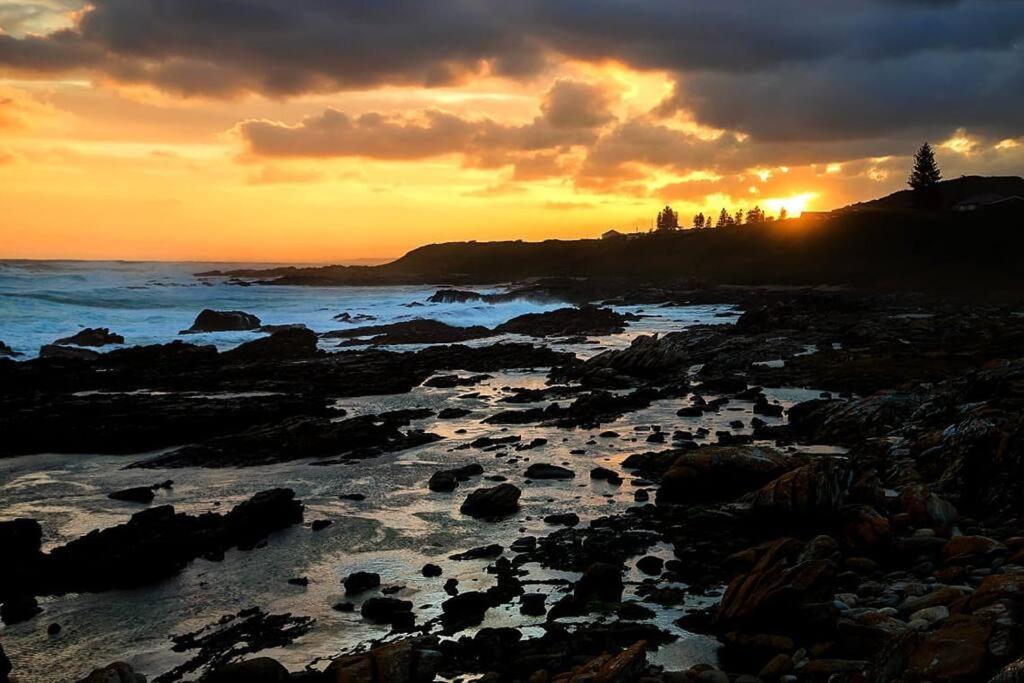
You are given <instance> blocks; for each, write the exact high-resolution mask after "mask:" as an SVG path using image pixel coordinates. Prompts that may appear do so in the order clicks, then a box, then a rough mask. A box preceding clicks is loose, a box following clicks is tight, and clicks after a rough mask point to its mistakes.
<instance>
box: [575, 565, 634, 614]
mask: <svg viewBox="0 0 1024 683" xmlns="http://www.w3.org/2000/svg"><path fill="white" fill-rule="evenodd" d="M573 597H574V598H575V599H576V600H577V601H578V602H580V603H584V604H585V603H587V602H590V601H591V600H599V601H601V602H619V601H620V600H621V599H622V572H621V570H620V569H619V567H617V566H616V565H614V564H608V563H606V562H595V563H594V564H592V565H590V566H589V567H587V569H586V571H584V572H583V576H581V577H580V579H579V581H577V582H576V588H575V589H574V590H573Z"/></svg>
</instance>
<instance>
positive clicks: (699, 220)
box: [693, 211, 704, 230]
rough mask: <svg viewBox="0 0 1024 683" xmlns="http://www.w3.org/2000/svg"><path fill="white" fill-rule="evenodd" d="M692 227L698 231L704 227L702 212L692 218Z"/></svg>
mask: <svg viewBox="0 0 1024 683" xmlns="http://www.w3.org/2000/svg"><path fill="white" fill-rule="evenodd" d="M693 227H695V228H697V229H698V230H700V229H701V228H703V227H704V212H703V211H702V212H700V213H698V214H697V215H696V216H694V217H693Z"/></svg>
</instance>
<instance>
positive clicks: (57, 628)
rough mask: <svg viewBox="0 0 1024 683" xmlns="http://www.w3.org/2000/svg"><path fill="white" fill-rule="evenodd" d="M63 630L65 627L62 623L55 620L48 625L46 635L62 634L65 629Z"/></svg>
mask: <svg viewBox="0 0 1024 683" xmlns="http://www.w3.org/2000/svg"><path fill="white" fill-rule="evenodd" d="M63 630H64V628H63V627H62V626H61V625H60V624H58V623H57V622H53V623H52V624H50V625H49V626H47V627H46V635H48V636H56V635H60V632H61V631H63Z"/></svg>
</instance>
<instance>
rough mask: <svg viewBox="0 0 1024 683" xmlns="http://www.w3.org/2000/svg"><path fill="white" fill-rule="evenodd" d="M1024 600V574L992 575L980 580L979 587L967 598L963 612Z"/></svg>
mask: <svg viewBox="0 0 1024 683" xmlns="http://www.w3.org/2000/svg"><path fill="white" fill-rule="evenodd" d="M1002 600H1008V601H1017V602H1019V601H1021V600H1024V574H994V575H992V576H986V577H985V578H983V579H982V580H981V585H980V586H978V588H977V589H976V590H975V591H974V593H972V594H971V596H970V597H969V598H967V604H966V605H965V606H964V611H966V612H968V613H971V612H975V611H977V610H979V609H983V608H985V607H988V606H989V605H992V604H994V603H996V602H999V601H1002Z"/></svg>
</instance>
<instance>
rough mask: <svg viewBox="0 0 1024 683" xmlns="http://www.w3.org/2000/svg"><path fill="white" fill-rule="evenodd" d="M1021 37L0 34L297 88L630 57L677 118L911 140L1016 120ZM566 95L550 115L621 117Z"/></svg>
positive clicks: (240, 26) (4, 64)
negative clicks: (662, 74)
mask: <svg viewBox="0 0 1024 683" xmlns="http://www.w3.org/2000/svg"><path fill="white" fill-rule="evenodd" d="M19 4H20V3H19ZM0 16H3V15H0ZM8 16H14V14H13V13H11V12H8ZM18 16H21V15H18ZM8 21H12V20H8ZM8 33H10V31H8ZM1022 50H1024V2H1018V1H1012V0H959V1H955V0H948V1H939V0H774V1H771V2H766V1H764V0H720V1H718V2H714V3H708V2H706V1H705V0H672V1H670V0H558V1H553V0H516V1H515V2H507V1H501V2H499V1H498V0H447V1H441V0H439V1H437V2H423V1H422V0H376V1H375V2H368V1H366V0H289V1H286V0H93V2H91V3H90V9H88V10H87V11H85V13H84V15H83V16H82V18H81V20H80V22H79V24H78V25H77V26H76V27H75V28H74V29H70V30H66V31H62V32H58V33H54V34H50V35H48V36H44V37H32V36H29V37H16V36H14V35H0V72H16V73H23V72H27V73H42V74H52V73H61V72H65V71H82V72H86V73H97V74H99V75H102V76H105V77H108V78H112V79H115V80H120V81H125V82H133V83H149V84H152V85H154V86H156V87H158V88H161V89H163V90H166V91H169V92H174V93H180V94H184V95H205V96H231V95H235V94H239V93H244V92H257V93H262V94H266V95H269V96H288V95H294V94H299V93H305V92H330V91H337V90H344V89H353V88H371V87H374V86H379V85H384V84H392V85H422V86H437V85H446V84H456V83H460V82H463V81H465V80H467V79H469V78H471V77H473V76H475V75H479V74H482V73H498V74H501V75H505V76H508V77H510V78H517V79H523V78H529V77H532V76H535V75H536V74H538V73H539V72H540V71H542V70H543V68H544V66H545V65H546V64H550V63H552V61H551V60H557V59H558V58H562V57H571V58H577V59H585V60H594V61H600V60H616V61H620V62H623V63H625V64H628V65H630V66H631V67H633V68H637V69H657V70H664V71H666V72H668V73H670V74H671V75H672V77H673V78H674V79H675V80H676V91H675V94H674V95H673V96H672V97H671V98H669V99H668V100H667V101H666V102H665V103H663V106H662V107H661V109H660V111H661V113H662V114H669V113H671V112H673V111H675V110H676V109H680V108H681V109H685V110H688V111H692V112H693V113H694V115H695V116H696V118H697V119H698V120H699V121H700V122H702V123H707V124H710V125H712V126H716V127H721V128H727V129H730V130H737V131H741V132H745V133H748V134H750V135H752V136H754V138H756V139H759V140H764V141H789V140H812V141H834V140H871V139H880V138H881V137H884V136H892V135H893V134H894V133H898V134H900V135H903V136H905V138H906V139H907V140H910V139H917V138H919V137H921V136H922V135H925V134H929V135H937V134H940V133H941V132H943V131H950V130H952V129H953V128H956V127H967V128H968V129H972V130H973V129H978V130H979V131H980V132H982V133H984V134H987V135H993V136H999V135H1009V134H1014V133H1016V134H1019V133H1020V125H1021V124H1019V123H1018V121H1019V120H1020V119H1021V114H1022V113H1024V108H1022V104H1024V100H1022V94H1021V93H1022V92H1024V75H1022V69H1024V67H1022V64H1024V52H1022ZM563 94H564V95H566V96H567V99H566V100H565V101H564V102H563V101H562V100H558V101H552V103H551V106H552V107H554V108H555V109H554V110H553V111H552V112H550V114H549V117H548V121H549V123H550V124H551V125H552V126H553V127H556V128H557V127H562V126H570V127H571V126H572V125H575V123H574V121H575V122H579V123H582V124H583V125H586V126H589V125H593V124H594V122H596V121H598V120H599V119H600V118H601V117H607V114H606V113H603V111H602V104H601V102H600V100H587V99H586V97H587V95H592V94H593V93H580V92H569V90H566V92H565V93H563ZM573 98H575V99H573ZM604 120H607V118H605V119H604Z"/></svg>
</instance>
